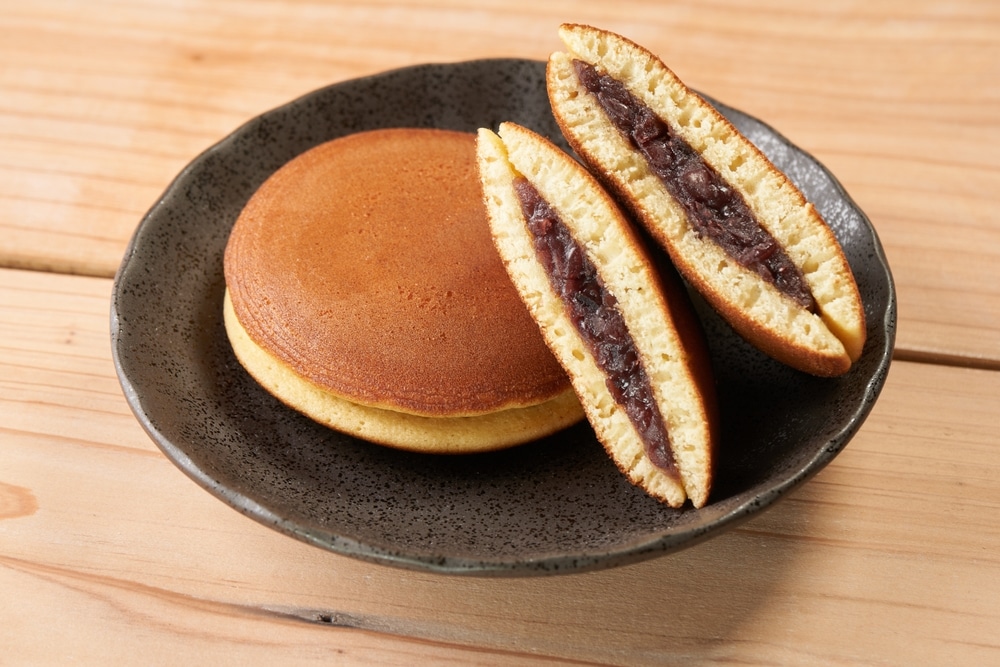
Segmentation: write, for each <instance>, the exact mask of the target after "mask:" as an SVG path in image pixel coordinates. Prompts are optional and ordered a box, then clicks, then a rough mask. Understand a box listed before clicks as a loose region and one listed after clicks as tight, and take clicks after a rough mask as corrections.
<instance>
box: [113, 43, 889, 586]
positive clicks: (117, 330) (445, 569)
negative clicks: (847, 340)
mask: <svg viewBox="0 0 1000 667" xmlns="http://www.w3.org/2000/svg"><path fill="white" fill-rule="evenodd" d="M511 63H513V64H523V63H533V64H537V65H538V66H543V63H540V62H537V61H524V60H519V59H492V60H487V61H466V62H464V63H444V64H424V65H415V66H412V67H406V68H401V69H397V70H391V71H388V72H383V73H379V74H374V75H371V76H368V77H362V78H360V79H352V80H349V81H344V82H341V83H336V84H332V85H331V86H327V87H325V88H322V89H319V90H316V91H313V92H311V93H308V94H306V95H303V96H302V97H299V98H297V99H295V100H293V101H291V102H288V103H287V104H284V105H282V106H280V107H277V108H275V109H272V110H271V111H268V112H265V113H264V114H261V115H260V116H258V117H256V118H254V119H251V120H250V121H248V122H247V123H245V124H243V125H242V126H240V127H239V128H237V129H236V130H235V131H234V132H232V133H231V134H230V135H229V136H227V137H225V138H224V139H222V140H221V141H219V142H218V143H216V144H215V145H213V146H211V147H210V148H208V149H207V150H205V151H204V152H203V153H202V154H200V155H199V156H197V157H196V158H195V159H194V160H193V161H192V162H191V163H190V164H189V165H188V166H187V167H185V168H184V169H183V170H182V171H181V172H180V173H179V174H178V175H177V176H176V177H175V178H174V180H173V181H172V182H171V184H170V185H169V186H168V187H167V189H166V190H165V191H164V193H163V195H161V197H160V198H159V199H158V200H157V202H156V203H155V204H154V205H153V206H152V208H151V209H150V211H149V212H148V213H147V214H146V216H144V218H143V220H142V221H141V222H140V224H139V226H138V227H137V228H136V230H135V232H134V233H133V235H132V238H131V240H130V242H129V244H128V246H127V248H126V252H125V254H124V257H123V259H122V263H121V266H120V268H119V270H118V272H117V274H116V276H115V280H114V285H113V289H112V300H111V312H110V315H111V342H112V357H113V362H114V365H115V368H116V371H117V373H118V377H119V381H120V383H121V386H122V390H123V393H124V395H125V398H126V400H127V402H128V404H129V407H130V409H131V410H132V411H133V413H134V414H135V416H136V418H137V420H138V421H139V423H140V424H141V425H142V427H143V428H144V430H145V431H146V432H147V434H148V435H149V436H150V437H151V439H152V440H153V441H154V443H155V444H156V445H157V447H159V449H161V451H163V453H164V454H165V455H166V456H167V458H168V459H169V460H171V461H172V462H173V463H174V465H176V466H177V467H178V468H180V469H181V470H182V471H183V472H184V473H185V474H187V475H188V476H189V477H190V478H191V479H193V480H194V481H195V482H196V483H197V484H198V485H200V486H201V487H203V488H204V489H205V490H207V491H208V492H210V493H211V494H212V495H214V496H216V497H217V498H219V499H220V500H222V501H224V502H225V503H227V504H229V505H230V506H231V507H233V508H235V509H236V510H238V511H239V512H241V513H242V514H244V515H246V516H248V517H251V518H253V519H255V520H257V521H259V522H260V523H262V524H264V525H267V526H270V527H272V528H274V529H276V530H278V531H279V532H282V533H284V534H286V535H289V536H292V537H294V538H296V539H299V540H302V541H304V542H306V543H310V544H313V545H315V546H318V547H321V548H324V549H327V550H330V551H332V552H335V553H339V554H342V555H347V556H351V557H355V558H359V559H361V560H366V561H370V562H375V563H380V564H386V565H393V566H397V567H403V568H407V569H415V570H424V571H431V572H438V573H448V574H472V575H487V576H511V575H514V576H522V575H534V574H547V573H562V572H581V571H588V570H595V569H603V568H607V567H614V566H620V565H625V564H629V563H634V562H637V561H640V560H644V559H647V558H649V557H652V556H655V555H659V554H663V553H668V552H672V551H675V550H677V549H680V548H684V547H688V546H692V545H694V544H697V543H699V542H701V541H703V540H704V539H706V538H708V537H711V536H714V535H717V534H719V533H720V532H722V531H723V530H725V529H729V528H732V527H734V526H735V525H737V524H739V523H741V522H742V521H744V520H746V519H747V518H749V517H751V516H753V515H755V514H757V513H758V512H760V511H761V510H763V509H765V508H767V507H769V506H771V505H772V504H773V503H774V502H775V501H776V500H778V499H779V498H780V497H782V496H783V495H785V494H786V493H787V492H789V491H790V490H792V489H794V488H796V487H798V486H800V485H801V484H802V483H803V482H805V481H806V480H808V479H809V478H811V477H812V476H813V475H815V474H816V473H817V472H819V471H820V470H822V469H823V468H824V467H825V466H826V465H827V464H828V463H829V462H830V461H831V460H832V459H833V458H834V457H835V456H836V455H837V454H838V453H839V452H840V451H841V450H842V449H843V448H844V447H845V446H846V444H847V443H848V442H849V441H850V439H851V438H852V437H853V436H854V435H855V433H856V432H857V430H858V429H859V428H860V427H861V425H862V423H863V422H864V421H865V419H866V418H867V416H868V414H869V413H870V411H871V409H872V407H873V406H874V403H875V401H876V400H877V398H878V395H879V394H880V392H881V390H882V388H883V386H884V384H885V379H886V376H887V374H888V369H889V365H890V363H891V359H892V351H893V347H894V342H895V328H896V295H895V287H894V284H893V280H892V275H891V272H890V269H889V265H888V261H887V259H886V257H885V254H884V251H883V249H882V246H881V243H880V241H879V239H878V236H877V233H876V231H875V229H874V228H873V227H872V225H871V222H870V220H869V219H868V218H867V216H866V215H865V214H864V213H863V212H862V211H861V210H860V209H859V208H858V207H857V206H856V204H855V203H854V201H853V200H852V199H851V197H850V196H849V195H848V194H847V192H846V191H845V190H844V188H843V187H842V186H841V184H840V183H839V182H838V181H837V179H836V178H835V177H834V176H833V174H832V173H830V172H829V170H827V169H826V167H825V166H823V165H822V164H821V163H819V162H818V161H817V160H815V159H814V158H812V156H810V155H808V154H807V153H805V152H804V151H802V150H801V149H799V148H797V147H795V146H794V145H793V144H792V143H791V142H790V141H788V140H787V139H786V138H785V137H783V136H782V135H781V134H779V133H778V132H776V131H775V130H774V129H773V128H771V127H770V126H769V125H767V124H765V123H763V122H761V121H759V120H757V119H755V118H753V117H751V116H748V115H747V114H744V113H742V112H740V111H738V110H735V109H733V108H731V107H728V106H726V105H724V104H721V103H718V102H717V101H715V100H712V99H711V98H708V97H706V99H708V100H709V101H710V102H712V103H713V104H714V105H716V106H717V107H718V108H719V110H720V111H722V112H723V113H724V114H725V115H726V116H727V117H729V118H730V119H731V120H734V122H735V121H737V120H738V121H740V123H737V125H738V126H739V124H741V123H742V124H744V125H745V124H751V125H756V126H757V127H758V128H759V129H760V130H761V131H763V132H764V133H766V134H767V135H769V136H770V138H771V139H772V140H773V141H774V142H775V145H776V146H778V147H780V148H781V149H783V150H790V151H792V152H794V153H796V154H798V157H799V158H800V159H805V160H807V161H809V162H810V163H811V164H812V165H813V167H814V168H815V169H817V170H819V171H820V172H821V173H822V174H824V176H825V178H826V179H828V180H829V187H831V188H833V189H834V190H835V191H836V193H837V196H838V197H839V198H840V199H842V200H843V202H844V203H845V204H846V205H848V206H849V207H851V208H852V209H854V211H855V212H856V214H857V215H859V216H860V218H861V220H862V222H863V224H864V225H866V226H867V231H868V232H869V233H870V234H871V236H872V239H873V243H874V252H873V255H872V257H871V258H870V261H872V262H875V263H876V265H877V267H878V268H879V269H880V271H881V272H883V273H884V279H885V281H886V285H885V288H886V289H887V290H888V298H887V302H886V308H885V309H884V310H883V311H882V312H879V313H876V315H877V318H878V321H877V322H875V323H874V326H876V327H877V328H878V329H879V330H880V331H881V332H882V333H883V334H884V344H883V345H882V346H881V347H880V348H879V349H875V350H867V351H866V353H865V354H866V355H876V356H877V360H876V363H875V367H874V368H875V370H874V372H873V373H872V374H871V375H870V377H868V379H867V384H866V386H865V392H864V396H862V397H860V400H859V401H858V405H857V408H856V410H855V411H854V413H853V414H852V415H851V417H850V418H849V419H847V420H845V422H844V427H843V429H842V430H840V431H839V432H838V433H836V434H835V435H834V436H833V437H831V438H830V439H829V440H828V441H827V442H826V443H825V446H823V447H821V448H819V449H818V450H817V451H816V453H815V455H814V456H812V457H811V458H810V459H808V460H807V461H806V462H805V463H804V464H803V465H801V466H800V467H799V468H798V469H797V470H796V471H795V472H794V474H791V475H789V476H787V477H786V478H784V479H782V480H781V481H779V482H778V483H774V484H772V485H770V486H769V487H768V488H767V489H765V490H763V491H760V492H758V493H756V494H755V495H753V496H752V497H750V498H747V499H746V500H745V501H744V502H742V503H741V504H739V505H736V506H734V507H730V508H728V509H727V510H726V511H725V512H724V513H722V514H720V515H719V516H717V517H715V518H714V519H712V520H711V522H710V523H708V524H705V525H698V526H693V527H689V528H686V529H682V530H678V531H669V532H667V533H665V534H661V533H654V534H649V535H647V536H646V538H645V539H641V540H636V541H633V542H631V543H629V544H627V545H624V546H622V547H620V548H617V549H612V550H600V551H592V550H581V551H578V552H574V553H558V554H551V555H547V556H543V557H532V558H525V559H514V560H510V559H497V560H493V561H491V560H490V559H489V558H483V557H478V558H465V557H452V556H447V555H441V556H435V557H428V556H426V555H419V554H411V553H408V552H407V551H406V548H405V546H403V545H401V546H400V547H399V548H396V549H386V548H382V547H378V546H375V545H372V544H368V543H365V542H363V541H359V540H355V539H352V538H349V537H344V536H341V535H336V534H333V533H329V532H323V531H316V530H311V529H308V528H304V527H303V526H301V525H299V524H298V523H297V522H296V521H295V520H294V519H289V518H287V517H283V516H281V515H280V514H279V513H277V512H275V511H273V510H272V509H270V508H269V507H265V506H263V505H262V504H260V503H258V502H257V501H256V500H254V499H253V498H251V497H250V496H249V495H247V494H246V493H242V492H240V491H236V490H234V489H231V488H229V487H227V486H226V485H224V484H222V483H220V482H219V481H218V480H217V479H215V478H214V477H213V476H212V475H211V474H209V472H207V471H205V470H203V469H201V468H199V467H198V466H197V465H195V464H194V462H193V461H192V459H191V457H190V456H189V455H188V453H187V452H186V451H185V450H184V449H182V448H181V447H178V446H177V445H176V444H175V443H174V442H172V441H171V440H170V438H168V437H167V436H165V435H164V434H163V433H161V432H160V431H159V430H158V429H157V428H156V427H155V426H154V425H153V423H152V422H151V420H150V419H149V417H148V415H147V408H146V405H145V403H144V399H143V391H142V388H141V387H140V386H137V385H136V384H135V383H133V381H132V378H130V377H129V375H128V373H127V372H126V371H125V369H124V365H123V361H122V357H123V354H125V351H124V350H123V349H122V346H121V327H120V324H121V318H120V312H119V299H118V297H119V295H120V290H121V289H122V285H123V283H124V282H125V281H126V279H127V276H128V274H129V271H130V270H133V269H134V268H135V266H134V265H133V264H132V258H133V257H134V255H135V254H136V249H137V247H138V246H139V245H140V244H141V243H142V242H143V234H144V228H145V227H146V225H147V224H148V222H149V220H150V219H152V218H154V217H155V216H156V215H157V214H158V212H159V211H160V210H161V209H162V208H163V207H164V206H169V201H170V199H171V196H172V195H173V194H175V193H176V192H177V190H178V188H182V187H183V185H184V183H185V181H186V179H187V178H188V176H189V174H190V172H191V171H192V170H193V169H194V168H195V166H196V165H198V164H199V163H200V162H202V161H204V160H206V159H208V158H212V157H218V156H219V155H224V154H225V153H226V151H227V149H228V147H229V146H230V145H231V144H232V143H233V142H235V141H236V140H237V139H238V138H240V137H245V135H247V134H249V133H251V132H254V131H255V129H256V128H257V127H258V123H259V122H260V120H261V119H264V118H267V117H269V116H272V115H275V114H281V113H286V112H288V111H289V110H292V109H295V108H296V107H299V106H301V105H302V104H303V103H305V102H307V101H309V100H310V99H312V98H314V97H316V96H318V95H322V94H324V93H325V92H326V91H328V90H330V89H333V88H337V87H340V86H345V85H356V84H358V83H361V82H372V81H377V80H378V79H379V78H380V77H385V76H400V75H403V76H405V75H406V73H407V72H409V71H417V70H421V69H426V68H450V67H462V66H469V65H478V66H482V65H488V64H496V65H497V66H503V65H505V64H511ZM484 124H485V123H484ZM432 126H433V125H432ZM762 148H763V147H762ZM767 152H768V151H767V150H766V149H765V153H767ZM793 180H794V176H793ZM872 326H873V323H872V322H871V321H870V322H869V328H871V327H872ZM698 511H700V512H711V511H712V505H709V506H708V507H707V508H705V509H703V510H698Z"/></svg>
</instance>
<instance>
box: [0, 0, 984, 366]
mask: <svg viewBox="0 0 1000 667" xmlns="http://www.w3.org/2000/svg"><path fill="white" fill-rule="evenodd" d="M566 20H572V21H581V22H590V23H594V24H597V25H600V26H603V27H608V28H610V29H613V30H617V31H619V32H621V33H623V34H625V35H627V36H629V37H631V38H633V39H635V40H637V41H639V42H640V43H642V44H644V45H646V46H648V47H649V48H651V49H652V50H653V51H655V52H657V53H659V54H660V55H661V56H662V57H663V58H664V59H665V60H666V61H667V63H668V64H670V65H671V66H672V67H673V68H674V69H675V70H676V71H677V72H678V73H679V74H680V75H681V77H682V78H684V79H685V80H686V81H687V82H688V83H690V84H691V85H693V86H694V87H696V88H698V89H700V90H703V91H705V92H707V93H709V94H711V95H713V96H715V97H717V98H718V99H720V100H722V101H724V102H727V103H728V104H731V105H733V106H735V107H737V108H740V109H742V110H744V111H747V112H749V113H751V114H754V115H756V116H758V117H760V118H762V119H764V120H766V121H767V122H769V123H770V124H771V125H773V126H774V127H776V128H777V129H778V130H779V131H780V132H782V133H784V134H785V135H787V136H788V137H789V138H790V139H791V140H793V141H794V142H795V143H797V144H798V145H800V146H801V147H802V148H804V149H806V150H808V151H810V152H812V153H814V154H815V155H816V156H817V157H818V158H819V159H820V160H821V161H823V162H824V163H825V164H827V166H829V167H830V168H831V169H832V171H833V172H834V173H835V174H836V175H837V177H838V178H839V179H840V180H841V181H842V182H843V183H844V185H845V186H846V188H847V190H848V192H849V193H850V194H851V195H852V196H853V197H854V198H855V199H856V200H857V201H858V203H859V204H860V205H861V207H862V208H863V209H864V210H865V211H866V212H867V213H868V215H869V216H870V217H871V219H872V221H873V222H874V224H875V226H876V228H877V230H878V231H879V234H880V236H881V238H882V240H883V242H884V244H885V246H886V250H887V254H888V257H889V260H890V263H891V265H892V268H893V271H894V275H895V278H896V282H897V287H898V292H899V312H900V327H899V336H898V349H899V354H900V358H903V359H919V360H930V361H943V362H946V363H957V364H964V365H972V366H980V367H985V368H994V369H996V368H1000V287H998V283H997V281H995V280H990V279H988V277H989V276H992V275H995V269H994V267H995V266H996V265H997V264H998V261H1000V218H998V217H997V216H996V215H995V214H994V211H995V209H996V206H997V197H998V195H997V193H998V192H1000V5H997V4H996V3H992V2H986V1H982V0H980V1H977V0H962V1H961V2H949V3H940V2H934V1H932V0H920V1H911V0H905V1H904V0H885V1H880V2H869V3H857V2H852V1H850V0H832V1H831V2H825V3H822V4H819V3H813V4H811V5H806V6H804V5H803V4H802V3H799V2H795V1H794V0H767V1H766V2H758V3H753V4H752V5H748V4H746V3H741V2H737V1H736V0H719V1H718V2H713V3H692V2H680V1H672V2H667V3H659V2H651V1H648V0H647V1H645V2H636V1H624V2H616V3H613V4H608V3H604V2H596V1H593V2H578V3H566V2H561V3H538V2H521V1H512V0H506V1H505V2H502V3H501V2H477V3H471V2H462V1H458V0H446V1H443V2H435V3H426V2H387V1H378V2H364V3H361V2H334V3H313V2H305V1H302V0H299V1H284V0H282V1H279V0H260V1H257V2H252V3H248V2H243V1H241V0H221V1H219V2H206V1H201V2H188V3H182V4H177V3H158V2H152V1H149V2H126V1H122V0H98V1H95V2H88V3H74V2H69V1H67V0H38V1H37V2H31V3H7V6H5V7H4V11H3V12H0V34H3V35H4V38H3V39H2V40H0V64H2V67H0V90H2V91H3V94H2V95H0V239H2V240H0V266H6V267H30V268H40V269H43V270H53V271H60V272H71V273H83V274H89V275H95V276H103V277H109V276H111V275H113V273H114V271H115V269H116V268H117V266H118V264H119V262H120V259H121V256H122V252H123V250H124V248H125V245H126V243H127V241H128V239H129V237H130V235H131V234H132V231H133V230H134V228H135V226H136V224H137V223H138V221H139V220H140V219H141V217H142V215H143V214H144V212H145V211H147V210H148V209H149V207H150V206H152V204H153V203H154V202H155V201H156V199H157V198H158V196H159V195H160V193H162V192H163V190H164V188H166V186H167V185H168V184H169V183H170V181H171V179H172V178H173V176H174V175H175V174H176V173H177V172H178V171H179V170H180V169H181V168H183V166H184V165H185V164H187V163H188V162H189V161H190V160H192V159H193V158H194V157H195V156H197V155H198V154H199V153H200V152H201V151H202V150H204V149H206V148H207V147H209V146H210V145H212V144H213V143H215V142H216V141H218V140H220V139H221V138H223V137H224V136H226V135H227V134H228V133H229V132H231V131H232V130H234V129H235V128H236V127H238V126H239V125H240V124H241V123H243V122H244V121H246V120H248V119H249V118H251V117H253V116H255V115H257V114H259V113H261V112H263V111H266V110H268V109H270V108H273V107H275V106H277V105H279V104H282V103H284V102H286V101H289V100H291V99H294V98H295V97H297V96H299V95H301V94H304V93H306V92H309V91H310V90H313V89H315V88H318V87H320V86H323V85H326V84H329V83H333V82H336V81H341V80H344V79H347V78H351V77H356V76H361V75H365V74H370V73H374V72H378V71H382V70H385V69H390V68H394V67H400V66H405V65H410V64H414V63H421V62H449V61H458V60H467V59H472V58H482V57H497V56H518V57H528V58H538V59H543V58H545V57H546V56H547V55H548V53H549V52H550V51H552V50H554V49H556V48H558V47H559V45H558V42H557V39H556V36H555V27H556V26H557V25H558V24H559V23H560V22H562V21H566Z"/></svg>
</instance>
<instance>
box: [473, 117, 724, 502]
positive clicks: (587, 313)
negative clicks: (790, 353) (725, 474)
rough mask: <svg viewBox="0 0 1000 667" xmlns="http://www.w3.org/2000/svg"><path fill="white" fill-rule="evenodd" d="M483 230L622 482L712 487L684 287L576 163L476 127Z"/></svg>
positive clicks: (677, 489) (698, 336)
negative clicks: (657, 262) (484, 213)
mask: <svg viewBox="0 0 1000 667" xmlns="http://www.w3.org/2000/svg"><path fill="white" fill-rule="evenodd" d="M477 151H478V161H479V174H480V179H481V181H482V186H483V194H484V199H485V202H486V209H487V213H488V218H489V223H490V230H491V232H492V235H493V241H494V243H495V245H496V247H497V250H498V251H499V254H500V257H501V258H502V259H503V263H504V266H505V267H506V268H507V273H508V274H509V275H510V277H511V280H512V281H513V283H514V285H515V286H516V288H517V291H518V293H519V294H520V295H521V299H522V300H523V301H524V303H525V305H526V306H527V308H528V311H529V312H530V313H531V315H532V316H533V317H534V319H535V321H536V322H537V323H538V325H539V328H540V329H541V332H542V335H543V337H544V338H545V341H546V342H547V343H548V345H549V348H550V349H551V350H552V352H553V353H554V354H555V357H556V358H557V359H558V360H559V362H560V363H561V364H562V366H563V368H564V369H565V370H566V372H567V373H568V375H569V377H570V380H571V382H572V383H573V387H574V389H575V390H576V393H577V396H578V397H579V398H580V402H581V403H582V404H583V408H584V411H585V412H586V414H587V417H588V419H589V421H590V423H591V425H592V426H593V428H594V431H595V433H596V435H597V437H598V439H599V440H600V441H601V443H602V444H603V445H604V447H605V449H606V450H607V452H608V453H609V455H610V456H611V458H612V459H613V460H614V461H615V463H616V464H617V466H618V467H619V468H620V469H621V470H622V471H623V472H624V473H625V474H626V475H627V476H628V478H629V479H630V480H631V481H632V483H634V484H636V485H637V486H639V487H641V488H643V489H645V490H646V491H647V492H648V493H649V494H651V495H652V496H654V497H656V498H658V499H660V500H661V501H663V502H665V503H668V504H669V505H671V506H674V507H678V506H680V505H682V504H683V503H684V502H685V500H686V499H687V498H690V500H691V502H692V504H694V506H696V507H701V506H703V505H704V504H705V502H706V501H707V499H708V495H709V490H710V488H711V481H712V461H713V449H714V441H715V437H716V436H715V429H716V416H715V412H716V407H715V395H714V387H713V382H712V377H711V369H710V364H709V360H708V356H707V350H706V346H705V342H704V338H703V335H702V332H701V329H700V324H699V322H698V321H697V319H696V318H695V315H694V313H693V311H692V309H691V305H690V302H689V301H688V299H687V294H686V292H685V291H684V290H683V288H682V286H681V285H680V283H679V280H678V279H676V277H675V276H673V275H672V274H671V273H670V272H669V271H664V272H661V271H659V270H658V269H657V267H656V266H655V265H654V262H653V260H652V258H651V256H650V255H649V253H648V252H647V248H646V247H645V246H644V245H643V241H642V239H641V238H640V237H639V236H638V234H637V233H636V231H635V230H634V229H633V228H632V227H631V226H630V223H629V222H628V220H627V219H626V218H625V216H624V214H623V213H622V211H621V210H620V209H619V208H618V207H617V205H616V204H615V202H614V201H613V200H612V199H611V197H610V196H609V195H608V194H607V193H606V192H605V191H604V189H603V188H602V187H601V186H600V185H599V184H598V182H597V181H596V180H595V179H594V178H593V177H592V176H591V175H590V174H589V173H588V172H587V171H586V169H584V168H583V167H582V166H581V165H580V164H579V163H577V162H576V161H575V160H573V159H572V158H571V157H570V156H568V155H567V154H565V153H564V152H562V151H561V150H559V149H558V148H557V147H555V146H554V145H553V144H552V143H550V142H549V141H548V140H546V139H544V138H542V137H540V136H539V135H537V134H535V133H533V132H531V131H530V130H527V129H525V128H523V127H521V126H518V125H515V124H512V123H504V124H502V125H501V126H500V128H499V135H497V134H494V133H493V132H491V131H489V130H485V129H482V130H480V131H479V139H478V148H477Z"/></svg>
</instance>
